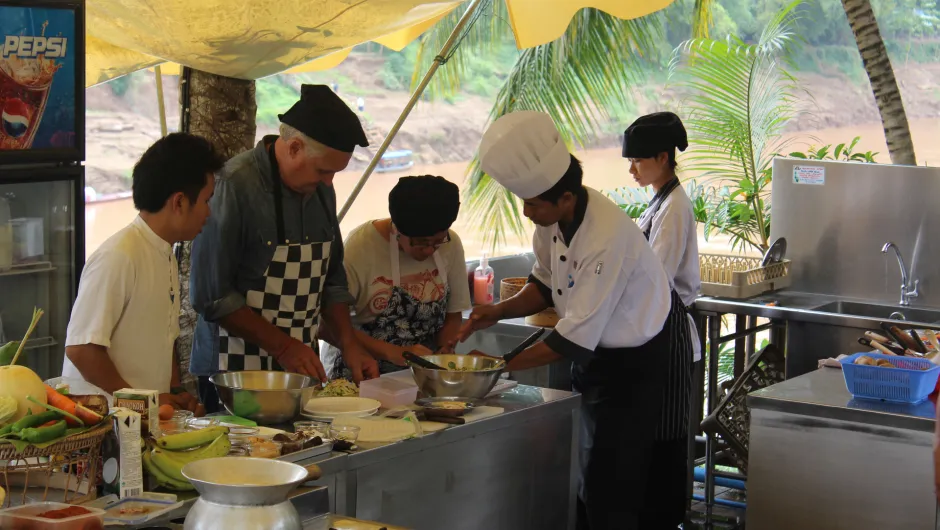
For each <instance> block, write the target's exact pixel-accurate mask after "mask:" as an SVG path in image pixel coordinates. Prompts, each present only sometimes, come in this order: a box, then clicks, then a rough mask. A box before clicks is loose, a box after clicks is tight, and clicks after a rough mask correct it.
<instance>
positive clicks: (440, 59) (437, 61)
mask: <svg viewBox="0 0 940 530" xmlns="http://www.w3.org/2000/svg"><path fill="white" fill-rule="evenodd" d="M486 1H487V0H473V3H472V4H470V6H469V7H467V10H466V11H464V13H463V16H461V17H460V20H459V21H458V22H457V25H456V26H455V27H454V31H452V32H451V34H450V37H448V38H447V42H445V43H444V46H442V47H441V52H440V53H439V54H437V57H435V58H434V62H433V63H431V67H430V68H428V71H427V73H426V74H424V79H422V80H421V83H419V84H418V86H417V88H415V91H414V93H413V94H411V99H409V100H408V104H407V105H405V110H403V111H402V112H401V115H400V116H398V120H397V121H395V125H392V129H391V130H390V131H388V135H387V136H386V137H385V140H384V141H383V142H382V145H380V146H379V150H378V151H376V153H375V156H373V157H372V161H371V162H369V167H367V168H366V170H365V172H364V173H363V174H362V176H361V177H360V178H359V182H357V183H356V187H355V188H353V190H352V193H351V194H350V195H349V198H348V199H346V203H345V204H343V208H342V210H340V212H339V215H338V216H337V217H338V219H339V221H340V222H342V220H343V217H345V216H346V213H347V212H348V211H349V208H350V207H351V206H352V203H353V202H354V201H355V200H356V197H358V196H359V192H360V191H362V187H363V186H365V185H366V181H367V180H369V177H370V176H371V175H372V171H374V170H375V167H376V166H377V165H378V164H379V160H381V159H382V155H384V154H385V151H386V150H388V146H389V145H391V143H392V139H393V138H395V135H396V134H398V130H399V129H401V126H402V124H404V123H405V120H406V119H408V115H409V114H410V113H411V109H413V108H414V106H415V104H417V103H418V99H419V98H420V97H421V94H423V93H424V89H425V88H427V86H428V83H430V82H431V79H432V78H433V77H434V74H435V72H437V69H438V68H439V67H440V66H441V65H442V64H444V61H445V57H447V54H448V53H450V51H451V49H452V48H453V47H454V45H455V43H456V42H457V39H458V38H459V36H460V34H461V33H462V32H463V31H464V26H466V25H467V24H469V23H470V21H471V20H472V19H473V14H474V13H475V12H476V10H477V9H479V8H480V6H481V5H483V3H484V2H486Z"/></svg>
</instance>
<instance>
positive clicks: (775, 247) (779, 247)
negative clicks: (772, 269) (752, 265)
mask: <svg viewBox="0 0 940 530" xmlns="http://www.w3.org/2000/svg"><path fill="white" fill-rule="evenodd" d="M786 255H787V238H785V237H779V238H777V240H776V241H774V242H773V244H771V245H770V248H768V249H767V252H765V253H764V259H762V260H761V262H760V266H761V267H766V266H767V265H770V264H772V263H780V262H781V261H783V258H784V257H786Z"/></svg>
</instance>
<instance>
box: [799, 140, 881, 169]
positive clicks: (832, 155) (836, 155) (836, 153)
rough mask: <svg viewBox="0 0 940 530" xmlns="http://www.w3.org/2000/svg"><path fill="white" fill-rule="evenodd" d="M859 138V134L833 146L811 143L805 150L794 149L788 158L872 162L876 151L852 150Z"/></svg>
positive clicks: (876, 154)
mask: <svg viewBox="0 0 940 530" xmlns="http://www.w3.org/2000/svg"><path fill="white" fill-rule="evenodd" d="M861 139H862V138H861V137H860V136H856V137H855V138H854V139H853V140H852V141H851V142H849V143H847V144H845V143H842V144H838V145H836V146H835V147H833V146H832V144H829V145H824V146H822V147H816V146H813V145H811V146H809V148H807V150H806V152H800V151H795V152H792V153H790V154H789V155H788V156H790V158H803V159H806V160H841V161H843V162H864V163H867V164H874V163H875V157H876V156H878V153H875V152H872V151H866V152H864V153H856V152H855V151H854V150H855V146H856V145H858V142H859V141H860V140H861Z"/></svg>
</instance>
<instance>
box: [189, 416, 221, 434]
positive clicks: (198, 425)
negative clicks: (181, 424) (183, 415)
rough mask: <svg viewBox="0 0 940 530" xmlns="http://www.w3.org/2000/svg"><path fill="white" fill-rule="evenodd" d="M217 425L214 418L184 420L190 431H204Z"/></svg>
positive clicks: (217, 422) (217, 421)
mask: <svg viewBox="0 0 940 530" xmlns="http://www.w3.org/2000/svg"><path fill="white" fill-rule="evenodd" d="M218 424H219V420H217V419H215V418H207V417H204V418H189V419H188V420H186V427H188V428H189V429H191V430H194V431H196V430H199V429H206V428H208V427H215V426H216V425H218Z"/></svg>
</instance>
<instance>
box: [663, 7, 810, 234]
mask: <svg viewBox="0 0 940 530" xmlns="http://www.w3.org/2000/svg"><path fill="white" fill-rule="evenodd" d="M801 3H802V0H796V1H794V2H792V3H791V4H789V5H788V6H787V7H785V8H784V9H783V10H781V11H780V12H779V13H778V14H777V15H776V16H775V17H774V18H773V19H772V20H771V21H770V23H769V24H768V25H767V27H766V28H765V29H764V31H763V33H762V34H761V37H760V40H759V41H758V42H757V43H754V44H747V43H744V42H742V41H741V40H740V39H737V38H734V37H729V38H727V39H724V40H713V39H691V40H689V41H686V42H684V43H683V44H682V45H680V46H679V47H678V48H677V49H676V50H675V52H674V54H673V58H672V60H671V62H670V80H671V81H673V82H674V83H675V88H676V89H678V90H679V91H680V92H682V93H687V94H689V96H688V97H687V98H686V99H685V100H684V101H683V103H682V107H683V108H682V113H683V114H685V117H686V119H685V124H686V128H687V129H688V131H689V138H690V140H691V143H692V149H691V151H690V152H689V154H688V155H687V156H686V157H685V158H684V163H685V165H686V167H687V168H689V169H690V170H693V171H697V172H701V173H702V175H703V177H704V178H705V181H706V182H711V183H713V184H714V185H717V186H726V185H729V184H732V185H733V186H734V189H733V191H730V192H728V193H725V194H723V195H722V196H721V197H720V198H719V201H718V203H717V205H716V208H714V209H713V210H712V212H711V215H710V216H709V219H708V222H707V223H706V225H707V226H706V234H707V235H708V234H709V233H713V231H719V232H724V233H727V234H730V235H731V236H732V244H733V245H734V246H736V247H737V248H741V247H742V246H753V247H756V248H758V249H765V248H766V245H767V238H768V237H769V227H770V225H769V197H767V195H768V192H767V190H768V184H769V182H770V176H769V170H770V167H771V163H772V160H773V156H774V154H776V153H779V152H783V150H784V148H785V147H786V143H787V142H786V141H784V140H781V133H782V132H783V129H784V127H785V126H786V124H787V122H789V121H790V120H791V119H792V118H793V117H795V116H796V115H797V113H798V108H797V97H796V92H797V90H799V87H798V84H797V81H796V79H795V78H794V77H793V76H792V75H791V74H790V73H789V72H788V70H787V65H788V60H789V57H790V55H791V52H792V50H793V47H794V45H795V43H796V42H797V37H796V36H795V34H794V33H793V25H794V23H795V22H796V20H797V19H798V14H799V12H798V9H797V8H798V7H799V6H800V5H801Z"/></svg>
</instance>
